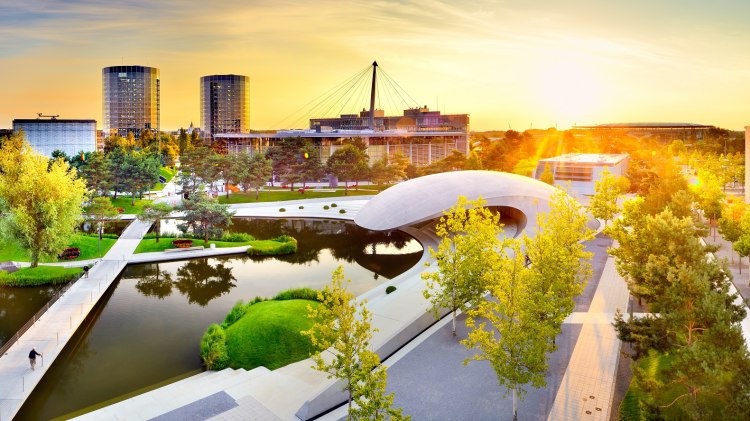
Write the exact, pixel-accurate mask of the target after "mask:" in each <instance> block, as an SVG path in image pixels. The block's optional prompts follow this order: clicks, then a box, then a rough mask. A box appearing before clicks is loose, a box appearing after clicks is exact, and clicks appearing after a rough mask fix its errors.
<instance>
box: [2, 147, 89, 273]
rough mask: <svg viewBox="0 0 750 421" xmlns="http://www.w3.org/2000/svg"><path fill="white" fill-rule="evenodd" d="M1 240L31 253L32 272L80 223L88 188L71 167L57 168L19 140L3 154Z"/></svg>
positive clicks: (60, 162)
mask: <svg viewBox="0 0 750 421" xmlns="http://www.w3.org/2000/svg"><path fill="white" fill-rule="evenodd" d="M0 156H2V158H1V159H0V166H1V167H2V172H1V173H0V199H1V200H0V209H1V210H2V213H3V214H4V217H3V218H2V221H1V222H0V232H2V235H3V237H5V238H6V239H8V240H11V241H14V242H16V243H17V244H18V245H19V246H21V247H22V248H24V249H26V250H28V251H29V252H30V253H31V267H36V266H37V265H38V263H39V259H40V258H41V257H43V256H44V257H46V256H54V255H56V254H57V253H59V252H60V251H61V250H62V249H63V248H64V247H65V246H66V245H67V244H68V242H69V240H70V238H71V236H72V235H73V231H74V230H75V228H76V226H77V225H78V224H79V223H80V222H81V209H82V205H83V201H84V196H85V195H86V183H85V182H84V181H83V180H82V179H79V178H78V176H77V174H76V171H75V169H72V168H70V166H69V165H68V163H67V162H65V161H64V160H62V159H57V160H55V161H53V162H51V163H50V162H49V160H48V159H47V158H46V157H45V156H43V155H39V154H37V153H35V152H33V151H32V150H31V148H30V147H29V146H28V144H27V143H25V142H23V141H22V140H21V141H20V142H19V141H18V139H16V140H15V141H11V142H6V143H5V144H4V145H3V147H2V148H0Z"/></svg>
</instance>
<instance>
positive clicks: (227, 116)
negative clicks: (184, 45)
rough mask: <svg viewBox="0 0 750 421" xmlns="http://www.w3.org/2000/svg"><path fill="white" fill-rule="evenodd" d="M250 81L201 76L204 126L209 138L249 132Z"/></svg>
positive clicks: (240, 76) (244, 78) (228, 76)
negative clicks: (222, 134) (220, 134)
mask: <svg viewBox="0 0 750 421" xmlns="http://www.w3.org/2000/svg"><path fill="white" fill-rule="evenodd" d="M249 115H250V78H249V77H247V76H242V75H212V76H203V77H201V123H202V127H203V130H204V132H205V135H206V136H207V137H211V138H213V136H214V135H216V134H219V133H247V131H248V124H249V121H250V117H249Z"/></svg>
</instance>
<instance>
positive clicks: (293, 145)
mask: <svg viewBox="0 0 750 421" xmlns="http://www.w3.org/2000/svg"><path fill="white" fill-rule="evenodd" d="M304 145H305V141H304V140H302V138H301V137H293V138H287V139H283V140H282V141H280V142H278V143H276V144H275V145H273V146H271V147H270V148H268V150H267V151H266V157H267V158H269V159H270V160H271V162H273V174H274V175H275V176H278V177H279V178H280V179H281V180H282V181H283V182H284V183H289V184H290V189H291V190H294V183H296V182H297V181H300V180H301V177H300V175H299V174H298V173H297V171H296V168H295V167H296V165H297V164H298V163H299V162H300V161H301V159H302V155H301V153H302V152H301V150H302V148H303V147H304Z"/></svg>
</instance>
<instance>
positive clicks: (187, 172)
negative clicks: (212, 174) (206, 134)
mask: <svg viewBox="0 0 750 421" xmlns="http://www.w3.org/2000/svg"><path fill="white" fill-rule="evenodd" d="M214 153H215V152H213V151H212V150H211V149H209V148H206V147H202V146H201V147H195V148H192V149H188V150H187V152H185V153H184V154H183V156H182V158H181V162H180V186H181V187H182V191H183V192H184V193H187V194H188V195H192V194H195V193H196V192H197V191H198V190H199V188H200V186H201V185H202V184H203V183H206V182H207V181H206V180H205V177H206V174H207V173H208V169H207V166H208V165H210V162H211V156H212V155H213V154H214Z"/></svg>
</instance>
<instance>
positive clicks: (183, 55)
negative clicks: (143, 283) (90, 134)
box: [0, 0, 750, 130]
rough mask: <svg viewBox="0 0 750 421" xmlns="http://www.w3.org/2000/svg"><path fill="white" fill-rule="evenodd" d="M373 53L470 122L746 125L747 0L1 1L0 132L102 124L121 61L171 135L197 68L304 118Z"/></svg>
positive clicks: (282, 121) (521, 126)
mask: <svg viewBox="0 0 750 421" xmlns="http://www.w3.org/2000/svg"><path fill="white" fill-rule="evenodd" d="M373 60H377V61H378V63H379V64H380V66H382V68H383V69H384V70H385V71H386V72H387V73H388V74H389V75H390V76H391V77H392V78H393V79H395V80H396V81H397V82H398V84H399V85H400V86H401V87H402V88H404V90H405V91H406V92H408V94H409V95H410V96H411V97H412V98H414V99H415V100H416V101H417V102H418V103H419V104H420V105H427V106H429V107H430V108H432V109H436V108H437V109H439V110H440V111H442V112H444V113H468V114H471V119H472V120H471V123H472V129H473V130H490V129H507V128H508V127H512V128H513V129H515V130H525V129H528V128H529V127H531V126H533V127H534V128H547V127H554V126H556V125H557V126H558V127H559V128H560V129H565V128H568V127H569V126H571V125H573V124H600V123H610V122H645V121H669V122H691V123H702V124H713V125H718V126H721V127H725V128H729V129H733V130H739V129H742V127H744V126H746V125H750V1H747V0H713V1H710V2H708V1H705V0H679V1H678V0H660V1H653V0H629V1H609V0H566V1H558V0H536V1H521V0H507V1H472V2H464V1H460V0H449V1H438V0H420V1H408V0H403V1H382V0H380V1H379V0H365V1H328V0H323V1H317V0H316V1H284V0H268V1H265V0H263V1H253V0H221V1H211V2H209V1H205V0H161V1H159V0H120V1H116V2H107V1H99V0H48V1H42V0H22V1H18V0H16V1H13V0H0V128H10V127H11V125H12V120H13V119H14V118H33V117H35V116H36V113H38V112H43V113H45V114H60V115H61V118H87V119H95V120H97V121H98V122H99V126H100V127H101V120H102V99H101V97H102V87H101V69H102V67H106V66H113V65H120V64H126V65H128V64H131V65H132V64H138V65H146V66H152V67H157V68H159V69H160V71H161V122H162V129H163V130H174V129H177V128H179V127H187V126H188V125H189V124H190V122H191V121H192V122H193V123H194V124H195V125H196V126H199V125H200V124H201V123H200V109H199V100H200V94H199V90H198V86H199V79H200V77H201V76H204V75H210V74H225V73H235V74H243V75H247V76H250V83H251V85H250V127H251V128H253V129H278V128H289V127H287V126H285V125H288V124H294V126H295V127H304V126H306V124H307V123H306V121H305V120H304V119H297V116H298V114H299V113H297V112H298V111H299V110H300V109H302V111H305V110H306V109H304V106H305V104H307V103H309V102H310V101H311V100H313V99H315V98H316V97H318V96H319V95H321V94H323V93H325V92H326V91H329V90H330V89H331V88H333V87H334V86H336V85H337V84H339V83H340V82H343V81H345V80H346V79H348V78H350V77H351V76H353V75H354V74H356V73H357V72H359V71H360V70H362V69H363V68H365V67H366V66H367V65H368V64H370V63H371V62H372V61H373ZM397 105H398V104H397ZM362 106H366V105H365V104H364V103H361V104H357V105H356V106H352V107H351V109H346V110H343V112H356V111H357V110H358V109H361V107H362ZM381 106H383V107H384V108H385V109H386V112H387V114H394V113H397V114H400V113H401V109H390V108H389V106H388V102H386V101H382V102H381ZM337 111H338V110H335V111H334V114H335V113H336V112H337ZM295 113H297V114H295ZM308 117H311V116H308ZM315 117H329V116H322V115H316V116H315Z"/></svg>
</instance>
